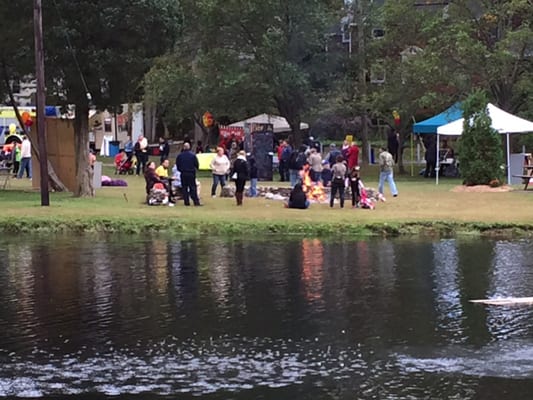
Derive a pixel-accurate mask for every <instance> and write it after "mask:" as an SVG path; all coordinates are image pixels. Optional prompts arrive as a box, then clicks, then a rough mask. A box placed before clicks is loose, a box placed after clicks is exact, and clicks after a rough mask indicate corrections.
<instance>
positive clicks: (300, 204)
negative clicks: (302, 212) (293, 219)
mask: <svg viewBox="0 0 533 400" xmlns="http://www.w3.org/2000/svg"><path fill="white" fill-rule="evenodd" d="M306 201H307V196H306V195H305V193H304V191H303V190H302V187H301V186H300V187H299V188H296V187H295V188H294V189H293V190H292V191H291V194H290V196H289V207H290V208H300V209H305V208H306V207H305V202H306Z"/></svg>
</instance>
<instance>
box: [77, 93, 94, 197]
mask: <svg viewBox="0 0 533 400" xmlns="http://www.w3.org/2000/svg"><path fill="white" fill-rule="evenodd" d="M74 151H75V152H76V187H75V189H74V196H75V197H94V187H93V170H92V168H91V166H90V165H89V106H88V105H87V103H86V102H85V101H80V102H78V103H77V104H76V117H75V119H74Z"/></svg>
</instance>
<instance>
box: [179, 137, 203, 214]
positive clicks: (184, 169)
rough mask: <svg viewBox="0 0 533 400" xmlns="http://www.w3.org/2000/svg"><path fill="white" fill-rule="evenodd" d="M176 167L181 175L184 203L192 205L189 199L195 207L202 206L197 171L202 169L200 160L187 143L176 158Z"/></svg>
mask: <svg viewBox="0 0 533 400" xmlns="http://www.w3.org/2000/svg"><path fill="white" fill-rule="evenodd" d="M176 167H177V169H178V171H179V172H180V173H181V187H182V191H183V203H184V204H185V205H186V206H189V205H190V202H189V197H190V198H192V201H193V203H194V205H195V206H200V205H201V204H200V200H199V199H198V192H197V189H196V170H197V169H198V168H199V167H200V164H199V163H198V158H196V155H195V154H194V153H192V152H191V144H190V143H187V142H185V143H184V144H183V151H182V152H181V153H180V154H179V155H178V157H176Z"/></svg>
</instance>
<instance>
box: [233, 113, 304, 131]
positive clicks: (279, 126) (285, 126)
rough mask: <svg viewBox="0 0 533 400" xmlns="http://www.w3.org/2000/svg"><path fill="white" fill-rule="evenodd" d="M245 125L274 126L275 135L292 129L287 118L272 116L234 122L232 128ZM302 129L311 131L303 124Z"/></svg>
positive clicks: (264, 115)
mask: <svg viewBox="0 0 533 400" xmlns="http://www.w3.org/2000/svg"><path fill="white" fill-rule="evenodd" d="M244 124H272V125H273V126H274V133H279V132H288V131H290V130H291V127H290V126H289V123H288V122H287V120H286V119H285V118H283V117H280V116H279V115H272V114H259V115H256V116H255V117H250V118H247V119H245V120H243V121H239V122H234V123H233V124H231V125H230V126H239V127H244ZM300 129H309V125H308V124H306V123H305V122H302V123H300Z"/></svg>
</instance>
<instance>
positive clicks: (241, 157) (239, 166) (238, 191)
mask: <svg viewBox="0 0 533 400" xmlns="http://www.w3.org/2000/svg"><path fill="white" fill-rule="evenodd" d="M249 173H250V168H249V165H248V161H246V153H245V152H244V150H241V151H239V152H238V153H237V158H236V160H235V161H234V163H233V168H232V179H233V180H234V181H235V199H236V200H237V205H238V206H242V199H243V197H244V185H245V184H246V179H248V176H249Z"/></svg>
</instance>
